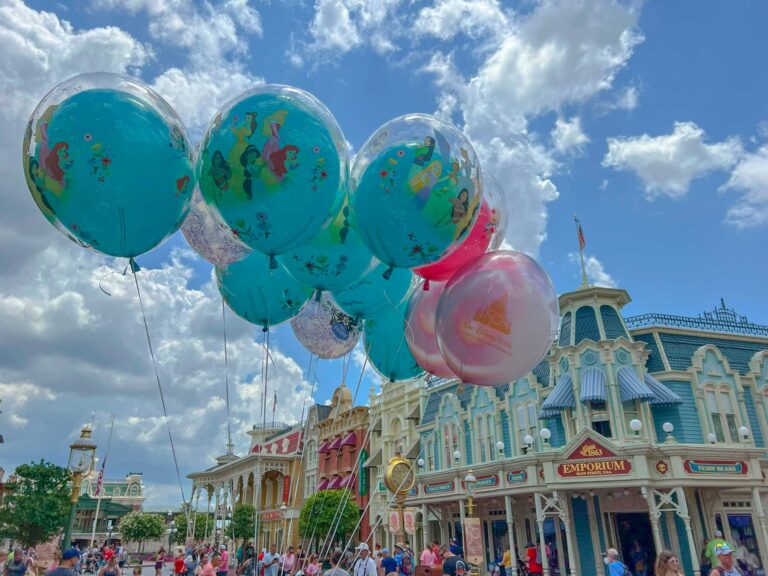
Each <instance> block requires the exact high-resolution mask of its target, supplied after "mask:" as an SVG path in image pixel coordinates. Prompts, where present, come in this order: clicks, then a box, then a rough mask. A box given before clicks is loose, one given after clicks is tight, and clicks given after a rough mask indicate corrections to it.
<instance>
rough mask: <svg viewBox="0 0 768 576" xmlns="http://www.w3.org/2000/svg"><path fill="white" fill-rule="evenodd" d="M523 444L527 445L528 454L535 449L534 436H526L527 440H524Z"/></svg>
mask: <svg viewBox="0 0 768 576" xmlns="http://www.w3.org/2000/svg"><path fill="white" fill-rule="evenodd" d="M523 442H524V443H525V452H526V453H527V452H528V450H530V449H531V448H533V436H531V435H530V434H526V435H525V438H523Z"/></svg>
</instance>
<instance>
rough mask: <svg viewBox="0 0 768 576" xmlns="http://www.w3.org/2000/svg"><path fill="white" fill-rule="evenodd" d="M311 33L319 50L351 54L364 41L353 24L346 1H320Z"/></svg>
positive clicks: (315, 46)
mask: <svg viewBox="0 0 768 576" xmlns="http://www.w3.org/2000/svg"><path fill="white" fill-rule="evenodd" d="M315 10H316V14H315V19H314V20H313V21H312V25H311V26H310V29H309V31H310V33H311V34H312V36H313V37H314V39H315V44H314V48H315V49H317V50H328V51H338V52H340V53H342V54H344V53H346V52H349V51H350V50H352V49H353V48H356V47H357V46H359V45H360V44H362V42H363V40H362V38H361V37H360V33H359V32H358V30H357V26H356V25H355V24H354V23H353V22H352V17H351V15H350V9H349V6H348V2H346V1H345V0H319V2H318V3H317V5H316V7H315Z"/></svg>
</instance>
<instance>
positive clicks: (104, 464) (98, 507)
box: [88, 414, 115, 548]
mask: <svg viewBox="0 0 768 576" xmlns="http://www.w3.org/2000/svg"><path fill="white" fill-rule="evenodd" d="M114 428H115V415H114V414H112V424H111V425H110V426H109V439H108V440H107V451H106V452H105V453H104V461H103V462H102V463H101V472H100V474H101V479H100V481H99V483H98V484H97V487H98V490H99V494H98V496H99V497H98V499H97V500H96V515H95V516H94V517H93V529H92V530H91V543H90V544H89V546H88V547H89V548H93V542H94V541H95V540H96V523H97V522H98V521H99V511H100V510H101V498H102V494H103V493H104V491H103V490H102V489H101V486H102V484H103V482H104V471H105V470H106V469H107V458H108V457H109V447H110V446H111V444H112V430H114Z"/></svg>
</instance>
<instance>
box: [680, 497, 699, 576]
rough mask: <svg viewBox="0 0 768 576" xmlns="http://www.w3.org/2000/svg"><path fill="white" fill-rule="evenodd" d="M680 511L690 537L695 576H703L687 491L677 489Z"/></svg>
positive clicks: (689, 545) (689, 546)
mask: <svg viewBox="0 0 768 576" xmlns="http://www.w3.org/2000/svg"><path fill="white" fill-rule="evenodd" d="M675 491H676V492H677V501H678V506H679V508H678V510H677V513H678V515H679V516H680V518H682V519H683V524H685V534H686V536H687V537H688V548H689V549H690V552H691V564H692V565H693V574H694V576H701V566H700V565H699V553H698V550H699V549H698V547H697V546H696V541H695V540H694V539H693V531H692V530H691V516H690V515H689V514H688V502H687V501H686V499H685V491H684V490H683V489H682V488H676V489H675Z"/></svg>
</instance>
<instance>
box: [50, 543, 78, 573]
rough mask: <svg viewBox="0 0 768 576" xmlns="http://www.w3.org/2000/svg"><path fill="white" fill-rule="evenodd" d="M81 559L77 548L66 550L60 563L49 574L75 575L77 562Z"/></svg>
mask: <svg viewBox="0 0 768 576" xmlns="http://www.w3.org/2000/svg"><path fill="white" fill-rule="evenodd" d="M79 559H80V553H79V552H78V551H77V550H76V549H75V548H69V549H68V550H64V552H63V553H62V555H61V562H59V565H58V566H57V567H56V568H54V569H53V570H51V571H50V572H48V574H47V576H75V563H76V562H77V561H78V560H79Z"/></svg>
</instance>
